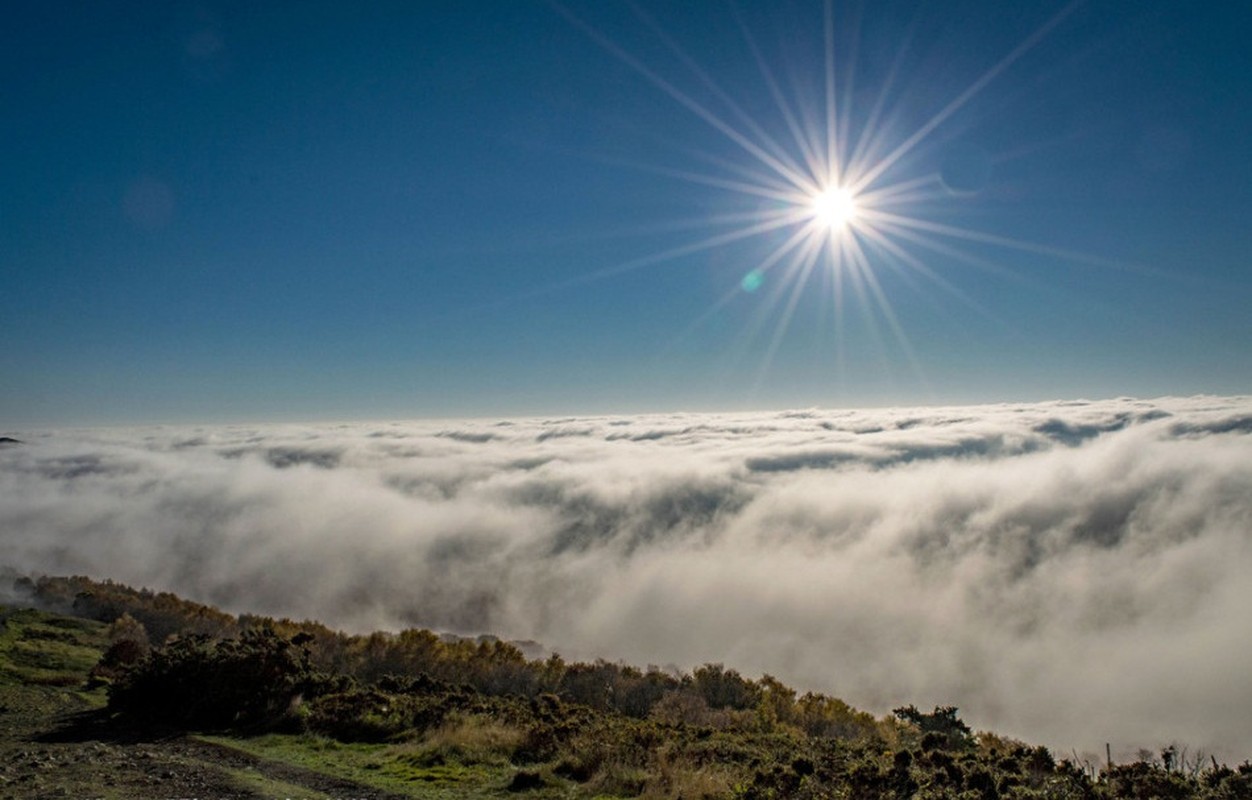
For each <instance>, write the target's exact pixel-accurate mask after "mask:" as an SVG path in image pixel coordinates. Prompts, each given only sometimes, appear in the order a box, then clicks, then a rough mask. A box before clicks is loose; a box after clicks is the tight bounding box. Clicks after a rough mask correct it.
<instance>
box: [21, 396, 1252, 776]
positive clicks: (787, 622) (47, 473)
mask: <svg viewBox="0 0 1252 800" xmlns="http://www.w3.org/2000/svg"><path fill="white" fill-rule="evenodd" d="M1249 434H1252V400H1250V399H1249V398H1211V397H1209V398H1188V399H1165V400H1158V401H1151V402H1146V401H1138V400H1131V399H1120V400H1113V401H1101V402H1081V401H1079V402H1071V403H1047V404H1023V405H999V406H980V407H968V408H921V409H885V410H872V411H823V410H808V411H804V412H788V413H772V414H740V415H701V414H671V415H650V416H642V417H630V418H622V417H596V418H579V419H561V420H541V419H524V420H508V421H441V422H430V423H424V422H423V423H416V422H415V423H374V424H364V423H363V424H352V425H335V426H329V425H328V426H267V427H257V428H246V427H217V428H147V429H125V430H123V429H113V430H95V431H45V432H39V431H32V432H26V433H22V434H19V437H18V438H21V439H23V440H25V444H22V445H18V446H9V447H5V448H3V449H0V564H7V565H10V566H12V567H15V568H18V569H20V570H24V571H43V572H50V573H68V572H82V573H88V574H91V575H95V576H98V577H112V578H115V579H118V580H121V581H124V582H128V583H133V584H140V585H146V586H152V587H157V588H164V589H171V590H174V591H177V592H180V593H182V594H184V595H187V596H189V597H192V598H195V599H199V600H203V601H207V602H212V603H216V604H219V605H222V606H224V607H226V608H229V609H232V610H236V611H259V612H262V613H272V614H282V615H292V616H298V617H316V618H320V619H323V620H325V621H328V622H330V623H332V624H337V625H342V626H346V627H349V628H355V629H360V628H371V627H393V628H394V627H400V626H404V625H410V624H412V625H424V626H430V627H435V628H442V629H453V630H460V631H465V632H471V631H472V632H481V631H491V632H495V633H499V634H501V635H504V636H509V637H514V638H533V639H538V640H540V641H543V642H545V643H547V644H549V645H551V646H553V647H556V648H558V649H561V650H562V651H564V652H566V653H567V654H569V655H573V656H579V657H591V656H606V657H609V658H623V659H626V660H629V661H632V662H637V663H649V662H651V663H658V664H667V663H676V664H679V665H682V666H691V665H694V664H698V663H700V662H703V661H723V662H725V663H727V664H729V665H732V666H735V667H736V668H738V669H740V670H741V671H744V672H746V673H749V674H759V673H761V672H769V673H771V674H774V675H776V676H778V677H780V678H782V679H784V680H786V681H787V682H789V683H792V684H793V685H796V686H798V687H801V688H804V689H817V690H822V691H826V692H830V693H833V694H836V695H838V696H841V697H843V698H845V699H847V700H848V701H849V702H852V703H854V704H857V705H861V706H863V707H866V708H869V709H870V710H873V711H876V712H879V713H882V712H885V711H887V710H889V709H890V708H891V707H892V706H894V705H898V704H906V703H916V704H918V705H921V706H926V705H931V704H938V703H943V704H955V705H958V706H960V707H961V708H962V713H963V716H964V717H965V718H966V719H968V720H969V721H971V722H972V723H973V724H974V725H975V726H977V727H981V728H991V729H995V730H999V731H1002V732H1006V733H1009V734H1013V735H1018V736H1021V737H1023V738H1027V739H1029V740H1031V741H1042V742H1045V743H1048V744H1051V745H1054V746H1058V747H1062V748H1063V749H1064V751H1065V752H1068V751H1069V749H1070V748H1071V747H1074V748H1077V749H1079V750H1080V751H1081V750H1084V749H1086V750H1092V751H1094V750H1097V749H1099V748H1100V747H1101V745H1102V743H1103V742H1105V741H1110V742H1113V743H1114V746H1115V747H1121V748H1123V750H1128V751H1133V749H1134V748H1137V747H1139V746H1158V745H1160V744H1163V743H1167V742H1169V741H1171V740H1179V741H1181V742H1185V743H1188V744H1190V745H1191V746H1193V747H1195V746H1201V747H1205V748H1209V749H1218V750H1219V752H1224V753H1227V754H1229V756H1230V757H1232V758H1242V757H1246V756H1247V755H1248V754H1249V751H1252V723H1249V722H1248V721H1247V715H1246V713H1245V710H1246V709H1247V708H1249V707H1252V678H1249V677H1248V676H1249V675H1252V615H1249V614H1248V613H1247V612H1246V609H1247V608H1249V607H1252V583H1249V582H1248V580H1247V578H1246V576H1247V575H1250V574H1252V435H1249Z"/></svg>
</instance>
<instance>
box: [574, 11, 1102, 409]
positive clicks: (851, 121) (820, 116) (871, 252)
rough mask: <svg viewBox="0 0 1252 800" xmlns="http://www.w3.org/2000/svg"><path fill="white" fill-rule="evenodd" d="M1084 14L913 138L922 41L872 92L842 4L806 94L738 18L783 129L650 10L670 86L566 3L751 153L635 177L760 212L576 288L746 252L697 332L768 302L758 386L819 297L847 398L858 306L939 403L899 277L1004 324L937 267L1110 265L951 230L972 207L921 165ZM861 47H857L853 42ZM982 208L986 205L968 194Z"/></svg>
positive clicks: (989, 76)
mask: <svg viewBox="0 0 1252 800" xmlns="http://www.w3.org/2000/svg"><path fill="white" fill-rule="evenodd" d="M1078 4H1079V3H1078V2H1072V3H1070V4H1068V5H1066V6H1064V7H1062V8H1061V9H1060V10H1059V11H1057V12H1056V13H1055V14H1053V15H1052V16H1051V17H1049V18H1048V19H1046V20H1044V21H1043V22H1042V24H1040V25H1038V26H1037V27H1036V28H1035V29H1034V30H1033V31H1032V32H1031V33H1030V34H1029V35H1028V36H1026V37H1025V38H1024V39H1023V40H1021V41H1020V43H1018V44H1017V45H1016V46H1015V47H1013V48H1011V49H1010V50H1009V51H1008V52H1007V54H1006V55H1004V56H1003V57H1001V58H1000V59H999V60H998V61H995V62H994V63H991V65H990V66H989V67H988V68H987V69H985V71H983V72H982V73H981V74H979V75H978V77H976V78H975V79H974V80H973V81H972V82H970V83H969V84H968V85H966V86H965V87H964V88H963V89H960V90H957V91H955V92H953V93H951V94H950V96H948V97H938V98H934V99H933V108H934V109H936V110H934V111H933V112H932V113H930V114H929V115H928V116H926V117H925V118H924V119H923V120H922V121H921V122H920V123H917V124H915V125H914V126H913V127H911V128H909V129H905V130H901V126H900V125H899V124H893V123H898V119H899V114H898V110H899V109H898V108H897V107H896V106H898V104H899V103H900V102H901V101H900V100H899V97H898V96H897V95H896V94H894V93H893V92H895V91H896V90H897V88H898V86H899V85H900V84H901V83H906V82H907V79H908V78H909V76H908V75H906V74H902V70H903V68H902V64H904V63H905V62H906V61H907V59H906V58H905V56H906V55H907V49H908V48H909V46H910V44H909V42H910V41H911V40H912V35H911V33H910V34H909V35H906V36H904V37H903V39H902V43H899V44H897V47H898V50H897V51H896V52H895V53H894V54H893V56H894V57H893V59H891V67H890V69H889V70H888V71H887V72H886V74H885V76H881V77H880V80H879V83H878V85H876V86H859V85H857V83H856V76H857V72H856V68H857V50H858V47H859V46H860V44H861V43H860V42H859V41H858V40H857V37H856V36H855V35H853V36H852V37H851V40H850V44H851V46H848V47H842V48H841V47H837V43H839V42H840V41H842V40H840V38H839V37H838V36H836V33H837V32H842V31H843V29H842V28H841V27H840V26H841V20H839V19H837V18H836V13H835V9H834V7H833V5H832V3H831V2H829V0H828V1H827V2H826V3H825V4H824V9H823V14H822V18H821V20H820V23H821V25H820V36H821V46H822V52H821V58H820V69H819V70H817V71H814V72H815V74H818V79H817V80H815V81H811V83H810V84H809V85H807V86H805V85H803V84H802V82H800V81H796V80H794V78H795V76H794V75H790V76H789V77H791V78H792V80H791V81H786V80H785V79H784V78H785V77H788V75H787V73H786V72H785V71H784V70H783V69H782V66H781V65H778V64H776V63H773V62H772V61H771V59H770V58H769V57H768V55H767V54H766V51H765V50H764V48H763V47H762V46H761V44H760V43H759V42H758V41H757V39H756V36H755V35H754V33H753V27H752V26H751V25H750V24H748V22H747V21H746V20H745V18H744V16H743V14H742V12H741V11H740V10H738V9H736V8H734V7H733V6H732V9H731V10H732V14H733V19H734V22H735V23H736V25H737V27H738V30H739V32H740V34H741V37H742V41H743V45H744V48H745V50H746V52H747V53H748V54H749V56H750V60H751V62H753V65H754V68H755V70H756V73H757V77H758V78H759V81H760V87H758V88H763V89H764V91H765V92H766V93H767V94H766V96H767V97H768V99H769V101H770V102H771V103H772V105H773V109H774V113H773V114H772V115H771V116H770V118H769V119H768V120H767V119H765V118H763V117H762V116H761V114H760V113H759V111H758V112H757V113H755V114H754V113H752V112H750V111H748V110H747V108H748V107H749V106H748V104H747V103H745V102H742V101H741V98H739V97H737V96H736V93H735V92H734V91H731V90H730V89H728V88H727V87H726V86H723V85H722V84H721V83H720V82H719V81H718V80H717V79H716V78H715V77H714V74H713V71H712V70H711V69H710V68H707V67H705V66H703V65H701V64H700V62H699V61H698V60H697V59H696V58H695V57H694V56H692V55H690V54H689V53H688V52H687V51H686V50H685V49H684V48H683V46H682V44H681V42H680V41H679V40H678V38H677V37H676V36H674V35H672V34H670V33H669V32H667V31H666V30H665V29H664V27H663V26H662V25H661V24H660V23H659V22H658V21H657V20H656V19H654V18H653V17H652V16H651V15H649V14H648V13H647V12H646V11H644V10H643V9H641V8H639V7H638V6H637V5H635V4H633V3H629V4H628V7H629V8H630V10H631V12H632V14H633V15H634V17H635V18H636V20H637V21H639V22H640V23H642V25H643V26H644V27H645V28H646V29H647V30H648V31H649V32H650V33H651V34H652V35H653V36H655V37H656V38H657V39H658V40H659V41H660V44H661V46H662V47H663V48H664V50H665V51H667V52H668V53H669V54H670V55H671V56H673V57H675V58H676V59H677V62H678V64H680V65H681V67H680V69H679V70H678V74H674V75H666V74H662V71H661V70H660V69H659V68H657V67H653V66H650V65H649V64H647V63H645V61H644V60H643V58H642V57H640V56H637V55H635V54H634V53H632V52H630V51H629V50H628V49H627V48H626V46H624V45H623V44H620V43H618V42H616V41H614V40H613V39H612V38H610V37H609V36H608V35H607V34H605V33H603V32H602V31H600V30H599V29H597V28H596V27H595V26H593V25H592V24H591V23H590V22H588V21H586V20H584V19H583V18H582V17H580V16H578V15H575V14H574V13H573V12H571V11H570V10H568V9H566V8H565V7H564V6H562V5H560V4H559V3H556V2H555V1H554V2H552V4H551V5H552V7H553V8H554V9H555V10H556V11H557V13H559V14H560V15H562V16H563V17H565V18H566V19H567V20H568V21H569V22H570V23H571V24H572V25H574V26H575V27H576V28H577V29H579V30H580V31H582V32H583V33H584V34H586V35H587V36H588V37H589V38H590V39H591V40H592V41H594V42H595V43H596V44H597V45H599V46H600V47H601V48H602V49H603V50H604V51H606V52H607V53H608V54H610V55H611V56H612V57H614V58H615V59H617V60H618V61H619V62H620V63H622V64H624V65H626V66H627V67H629V68H630V70H632V71H633V72H634V73H635V74H636V75H637V76H639V77H640V78H641V79H643V80H645V81H647V82H648V83H650V84H652V85H653V86H654V87H655V88H656V89H658V90H659V91H660V92H661V93H662V94H663V95H665V96H666V97H668V98H669V99H671V100H672V101H674V103H676V104H677V106H678V107H679V108H681V109H682V110H684V111H685V112H686V113H689V114H691V115H694V117H695V118H696V119H698V120H700V121H701V122H703V123H704V124H705V126H706V129H707V130H708V131H709V132H710V133H712V134H714V135H715V136H716V137H719V138H721V139H722V141H723V143H724V144H729V145H732V147H730V152H732V153H737V157H733V156H731V157H728V156H726V155H725V154H724V152H722V154H719V155H715V154H714V153H713V152H699V153H694V154H693V158H692V159H691V160H690V162H689V164H688V165H687V166H686V167H684V168H681V169H674V168H667V167H662V166H655V165H642V166H641V165H636V166H640V168H643V169H647V170H649V171H652V172H655V173H659V174H663V175H665V176H667V177H670V178H672V179H675V180H677V181H681V182H684V183H687V184H690V185H695V186H703V187H707V188H710V189H714V190H717V191H721V192H724V193H725V194H726V196H727V197H728V198H733V197H738V198H740V200H742V201H745V202H746V203H753V204H755V205H754V206H752V208H753V210H752V211H749V212H739V213H736V214H727V215H721V216H712V215H711V216H710V217H709V218H708V220H707V231H705V232H703V233H702V234H701V233H697V235H695V236H694V237H693V238H692V239H691V240H689V241H687V242H686V243H683V244H678V245H675V246H672V247H669V248H667V249H664V250H662V251H659V252H655V253H653V254H650V255H646V256H642V257H638V258H634V259H631V260H629V261H625V262H622V263H620V264H617V265H613V266H609V267H605V268H601V269H598V270H593V271H589V272H587V273H584V274H583V275H581V276H579V277H577V278H575V279H573V280H572V281H567V282H566V285H569V284H572V283H583V282H587V281H594V280H599V279H602V278H606V277H609V276H611V275H616V274H620V273H623V272H627V271H631V270H635V269H640V268H643V267H648V266H655V265H659V264H663V263H666V262H671V261H675V260H677V259H680V258H684V257H688V256H691V255H694V254H696V253H699V252H702V251H706V250H712V249H714V248H723V247H726V246H729V245H735V246H737V247H738V246H741V247H743V250H744V252H745V254H747V253H752V256H751V259H750V260H748V261H745V263H744V269H743V271H742V272H741V273H739V277H737V278H736V280H735V281H734V282H733V284H731V285H730V286H728V288H727V291H726V293H725V294H724V295H723V296H722V297H721V298H720V299H719V300H718V301H717V302H716V303H714V304H713V305H712V307H711V308H709V309H707V310H706V311H705V312H704V313H703V314H700V315H698V316H697V317H696V318H695V320H694V321H693V322H692V325H691V326H690V327H689V328H688V333H690V332H691V331H693V330H694V329H695V328H696V327H698V326H700V325H702V324H704V323H705V322H706V321H707V320H709V319H710V318H711V317H712V316H714V315H716V314H717V313H719V311H721V310H722V309H724V308H725V307H726V306H727V305H729V304H730V303H732V302H734V301H735V300H736V299H737V298H740V297H742V296H743V295H744V294H745V293H746V294H749V295H752V296H753V297H754V298H758V299H757V300H754V302H755V303H757V313H756V319H755V321H754V322H753V324H750V325H748V326H747V327H746V328H745V330H744V331H743V337H744V338H743V339H742V343H741V348H743V349H745V350H746V347H747V344H746V343H747V342H748V341H749V340H754V339H760V338H761V337H764V339H765V341H766V342H767V345H766V349H765V353H764V357H763V361H762V364H761V367H760V370H759V371H758V379H757V383H758V385H759V384H760V382H761V381H763V380H764V378H765V376H766V374H767V373H768V371H769V370H770V367H771V364H772V362H773V359H774V358H775V356H776V355H777V354H778V352H779V350H780V348H781V347H782V345H783V342H784V339H785V338H786V334H787V332H788V329H789V327H790V326H791V325H792V322H793V318H794V316H795V315H796V313H797V309H798V308H799V306H800V304H801V301H802V299H803V298H804V297H805V296H806V293H808V292H820V293H821V294H822V297H823V298H824V300H823V305H824V307H826V308H828V309H829V310H830V312H831V315H832V319H833V328H834V332H833V341H832V342H831V343H830V347H829V352H830V354H831V357H832V359H831V360H832V365H833V368H834V370H835V372H836V379H837V380H838V381H839V382H840V383H842V382H843V375H842V371H843V365H844V361H845V355H846V353H845V347H846V346H847V345H846V340H847V337H846V336H845V330H844V326H845V317H846V316H847V315H848V313H849V310H850V307H851V306H852V304H855V307H856V310H857V312H858V316H859V317H860V319H861V320H862V321H863V322H864V324H865V326H866V327H867V328H868V333H869V335H870V337H871V338H872V340H874V341H875V342H877V343H878V345H879V347H880V352H881V353H882V354H883V357H884V358H885V357H886V353H887V352H888V350H889V349H894V351H895V352H896V353H897V354H899V355H901V356H903V359H904V360H905V361H907V362H908V364H909V367H910V369H911V370H912V372H913V375H914V377H915V379H916V380H917V381H918V382H919V383H920V385H921V386H922V387H923V388H925V386H926V379H925V376H924V374H923V372H922V366H921V363H920V361H919V360H918V358H917V357H916V355H915V354H914V347H913V345H912V343H911V342H910V339H909V335H908V332H907V326H906V324H905V321H903V320H901V318H900V315H899V314H898V313H897V312H896V310H895V308H894V307H893V304H892V299H891V297H890V292H889V291H888V289H887V288H885V287H884V283H883V279H884V278H885V276H887V275H890V276H892V277H893V278H895V279H898V280H897V281H896V282H898V283H902V284H905V285H908V286H911V287H913V289H914V290H915V291H919V292H922V293H924V294H928V295H931V297H930V298H929V299H930V300H931V301H932V302H934V301H935V299H936V298H939V297H943V298H950V299H955V300H956V301H958V302H960V303H961V304H963V305H965V306H968V307H971V308H974V309H975V310H976V311H977V312H978V313H979V314H981V315H983V316H987V317H991V316H993V314H992V312H991V311H989V310H988V309H985V308H982V307H981V306H979V304H978V303H977V302H976V301H974V300H973V299H972V298H971V297H970V296H969V295H968V294H966V293H965V292H964V291H962V289H961V288H959V286H957V285H956V284H954V283H953V282H952V281H951V280H949V279H948V278H945V277H944V276H943V275H942V274H941V270H940V269H938V268H936V266H934V262H936V260H937V259H943V260H945V261H959V262H963V263H966V264H972V265H974V266H977V267H980V268H983V269H986V270H989V271H992V272H995V273H998V274H1000V275H1001V276H1012V274H1013V270H1011V269H1010V268H1008V267H1007V266H1006V265H1004V264H1003V255H1004V254H1005V253H1007V252H1010V251H1016V252H1020V253H1029V254H1034V255H1036V256H1039V255H1042V256H1046V257H1050V258H1054V259H1059V260H1065V261H1080V262H1086V263H1089V264H1090V263H1099V262H1101V260H1100V259H1092V258H1090V257H1086V256H1083V255H1081V254H1078V253H1074V252H1070V251H1067V250H1065V249H1063V248H1057V247H1051V246H1048V245H1042V244H1038V243H1034V242H1028V241H1020V240H1017V239H1014V238H1012V237H1009V236H1002V235H998V234H995V233H991V232H986V231H980V230H976V229H973V228H965V227H962V226H959V225H954V224H952V223H951V222H950V221H940V220H939V219H937V218H935V217H934V216H933V210H934V208H935V207H936V205H937V204H943V205H942V207H943V209H944V211H945V214H944V218H945V220H946V219H947V218H948V217H950V216H951V211H952V210H953V209H954V208H958V207H959V203H960V201H961V200H962V199H964V198H963V197H962V196H960V195H961V194H962V193H960V192H955V191H953V190H952V189H951V187H950V186H947V185H945V181H944V180H943V179H942V178H941V175H940V171H939V168H938V166H937V165H936V164H934V163H931V164H929V165H928V167H920V168H919V166H918V163H917V162H918V161H919V159H917V158H916V156H917V154H918V151H925V150H926V149H927V148H928V147H930V146H931V145H934V144H935V142H934V139H935V137H936V136H937V132H938V131H939V130H940V129H941V128H942V127H943V126H945V124H949V123H950V120H952V118H953V117H955V116H956V115H957V114H958V112H960V111H961V110H962V109H963V108H964V107H966V106H967V105H968V104H969V103H970V102H971V101H972V100H973V99H974V98H975V97H976V96H978V95H979V94H980V93H982V92H983V91H984V90H986V88H987V87H988V86H989V85H991V84H993V83H994V82H995V81H996V80H997V79H998V78H1000V77H1001V76H1002V75H1003V74H1004V73H1005V72H1006V71H1008V70H1009V69H1010V68H1011V67H1012V66H1013V65H1014V64H1015V63H1016V62H1018V61H1019V60H1020V59H1021V58H1023V56H1025V55H1026V54H1027V53H1028V52H1030V51H1031V50H1032V49H1033V48H1035V46H1036V45H1038V44H1039V42H1041V41H1042V40H1044V39H1045V38H1046V37H1047V36H1048V34H1049V33H1051V32H1052V31H1053V30H1054V29H1055V28H1057V27H1058V26H1059V25H1061V24H1062V23H1063V22H1064V21H1065V19H1066V18H1067V17H1068V16H1069V15H1070V14H1071V13H1072V12H1073V11H1074V9H1075V8H1076V6H1077V5H1078ZM847 38H848V37H847V35H846V34H845V35H844V39H847ZM780 76H782V77H780ZM684 80H688V81H694V83H692V84H691V85H692V86H694V87H697V88H695V89H693V90H690V91H689V90H686V89H684V88H683V81H684ZM813 84H816V85H813ZM857 92H861V93H862V94H864V93H866V92H868V93H869V94H870V95H871V96H872V101H871V102H868V103H867V102H864V101H862V103H861V104H860V106H855V105H854V104H853V102H852V98H853V96H854V95H855V94H856V93H857ZM932 149H933V148H932ZM932 161H933V159H932ZM973 193H976V192H965V193H964V194H965V195H969V194H973ZM754 243H756V244H755V245H754V246H752V247H749V246H748V245H751V244H754ZM987 251H991V252H990V253H988V252H987ZM1103 263H1104V265H1105V266H1109V265H1111V262H1103ZM1121 266H1125V265H1121ZM889 342H890V343H892V344H891V345H890V346H889V345H888V343H889Z"/></svg>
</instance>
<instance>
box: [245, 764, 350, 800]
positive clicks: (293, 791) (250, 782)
mask: <svg viewBox="0 0 1252 800" xmlns="http://www.w3.org/2000/svg"><path fill="white" fill-rule="evenodd" d="M226 773H227V774H228V775H230V779H231V780H232V781H234V783H235V784H236V785H238V786H239V788H240V789H241V790H243V791H246V792H249V793H251V794H257V795H261V796H262V797H281V798H290V800H334V798H332V797H331V795H328V794H324V793H322V792H315V791H313V790H312V789H309V788H308V787H305V786H300V785H299V784H295V783H287V782H286V781H280V780H275V779H273V778H267V777H266V776H264V775H262V774H261V773H259V772H257V771H256V770H251V769H226Z"/></svg>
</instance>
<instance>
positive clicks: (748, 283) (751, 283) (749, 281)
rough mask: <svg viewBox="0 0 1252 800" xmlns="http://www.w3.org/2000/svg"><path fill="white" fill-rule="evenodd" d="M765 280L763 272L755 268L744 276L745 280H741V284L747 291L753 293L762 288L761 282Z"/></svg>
mask: <svg viewBox="0 0 1252 800" xmlns="http://www.w3.org/2000/svg"><path fill="white" fill-rule="evenodd" d="M764 280H765V276H764V275H762V274H761V271H760V270H759V269H754V270H752V271H751V272H749V273H748V274H747V275H744V276H743V280H741V281H739V286H740V288H742V289H743V290H744V291H745V292H748V293H749V294H751V293H752V292H755V291H756V290H757V289H760V288H761V283H762V282H763V281H764Z"/></svg>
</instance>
